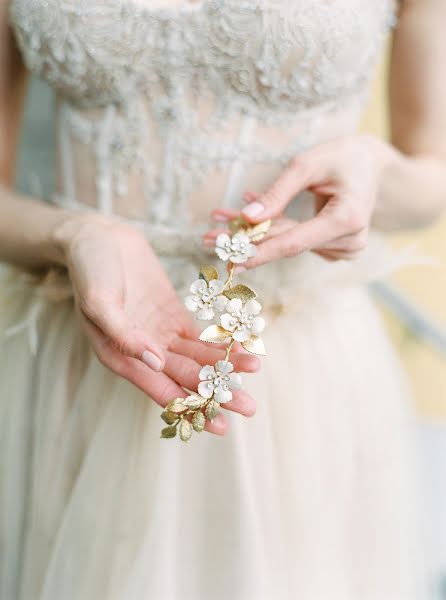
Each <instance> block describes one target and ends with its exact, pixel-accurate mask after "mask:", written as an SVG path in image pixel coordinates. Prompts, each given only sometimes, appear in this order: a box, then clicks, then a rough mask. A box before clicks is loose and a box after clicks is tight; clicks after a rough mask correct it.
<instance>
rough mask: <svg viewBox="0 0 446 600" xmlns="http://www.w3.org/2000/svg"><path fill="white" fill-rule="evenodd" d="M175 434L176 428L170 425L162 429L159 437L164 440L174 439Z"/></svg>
mask: <svg viewBox="0 0 446 600" xmlns="http://www.w3.org/2000/svg"><path fill="white" fill-rule="evenodd" d="M176 434H177V428H176V427H175V425H170V426H169V427H164V429H163V430H162V431H161V437H162V438H165V439H170V438H174V437H175V436H176Z"/></svg>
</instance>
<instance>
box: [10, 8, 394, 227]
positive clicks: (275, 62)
mask: <svg viewBox="0 0 446 600" xmlns="http://www.w3.org/2000/svg"><path fill="white" fill-rule="evenodd" d="M10 15H11V22H12V24H13V26H14V28H15V31H16V34H17V38H18V42H19V45H20V47H21V49H22V51H23V54H24V57H25V60H26V63H27V65H28V67H29V68H30V69H31V70H33V71H34V72H36V73H37V74H39V75H41V76H42V77H44V78H45V79H47V81H48V82H49V83H50V84H51V85H52V86H53V87H54V88H55V89H56V90H57V91H58V93H59V95H60V96H61V97H62V98H63V102H62V109H61V113H60V119H59V128H60V131H61V132H62V134H61V136H60V139H61V140H62V142H61V144H60V152H61V157H62V163H63V164H64V167H63V177H62V180H63V185H64V190H63V193H64V194H65V195H66V196H68V199H69V200H70V201H76V200H77V197H76V190H75V185H74V183H73V181H72V179H73V178H72V170H73V168H72V165H70V162H72V160H73V159H72V156H71V154H70V143H71V142H70V139H71V138H74V139H76V140H78V141H80V142H81V143H83V144H85V145H86V146H87V147H88V148H89V149H90V153H91V155H92V156H93V157H94V160H95V163H96V167H95V168H96V176H95V187H96V190H95V195H96V204H97V207H98V208H99V210H102V211H104V212H113V210H114V208H113V196H114V195H115V194H117V195H118V196H119V195H120V196H126V195H127V179H128V177H129V173H130V172H135V171H136V172H139V173H140V174H141V180H142V192H143V195H144V196H145V197H146V199H147V201H148V202H149V204H150V210H149V212H148V214H146V215H144V217H148V218H149V219H151V220H153V221H155V222H172V214H175V216H176V218H177V220H178V222H185V221H187V220H188V218H189V217H190V214H189V212H188V207H187V198H188V197H189V196H190V194H191V193H192V191H193V190H194V189H196V188H197V186H199V185H200V184H201V183H202V182H203V181H204V179H205V177H206V176H207V175H208V174H209V173H211V172H212V171H213V170H215V169H216V170H218V171H223V172H225V173H226V174H227V186H226V192H225V194H224V197H223V199H222V202H223V203H230V202H231V201H232V198H234V197H235V196H236V194H237V191H238V189H239V187H240V184H239V179H240V176H241V173H242V172H243V169H245V168H247V166H249V165H253V164H261V163H271V161H273V162H277V163H285V162H287V161H288V160H289V158H291V157H292V156H293V155H294V154H296V153H297V152H299V151H300V150H302V149H304V148H306V147H308V146H310V145H312V144H313V143H315V142H316V141H317V139H318V131H319V127H320V123H321V116H322V117H323V115H324V113H327V112H329V111H332V110H335V109H336V108H337V107H340V106H342V105H343V104H345V103H346V102H348V101H349V100H350V99H351V98H355V97H358V98H359V97H360V96H361V94H362V93H363V92H364V90H365V89H366V84H367V82H368V80H369V78H370V73H371V68H372V66H373V64H374V61H375V60H376V56H377V52H378V50H379V48H380V46H381V42H382V40H383V37H384V35H385V33H386V32H387V30H388V29H389V27H390V26H391V25H393V22H394V21H393V20H394V3H393V0H374V1H373V2H370V1H369V0H336V1H334V0H324V1H316V0H295V1H294V2H287V1H286V0H203V1H202V2H200V3H199V4H197V3H187V4H183V5H181V6H180V7H174V8H166V9H151V8H149V7H147V6H145V5H144V4H142V3H136V2H134V1H132V0H114V1H113V2H110V1H109V0H11V8H10ZM87 113H88V114H87ZM90 113H93V116H91V114H90ZM203 115H204V116H203ZM299 122H301V123H302V125H301V127H300V129H299V136H298V137H296V139H292V140H289V141H288V142H287V144H285V145H282V147H280V148H279V147H274V146H272V145H270V144H268V143H266V142H262V141H261V140H260V139H257V136H256V135H255V132H256V130H257V129H256V128H257V126H258V125H259V124H260V125H262V126H263V127H269V128H271V129H272V130H273V129H274V128H275V129H277V130H279V131H282V132H283V131H287V130H289V129H291V128H292V127H293V126H295V125H296V123H299ZM230 128H232V129H235V131H236V133H235V134H234V133H232V137H231V136H227V135H226V134H225V131H229V130H230ZM154 141H155V142H156V143H158V144H159V145H161V146H162V148H161V153H162V156H161V158H160V160H157V161H156V162H155V161H154V160H153V159H152V155H151V152H152V148H151V147H150V146H151V144H153V143H154ZM158 151H159V148H158Z"/></svg>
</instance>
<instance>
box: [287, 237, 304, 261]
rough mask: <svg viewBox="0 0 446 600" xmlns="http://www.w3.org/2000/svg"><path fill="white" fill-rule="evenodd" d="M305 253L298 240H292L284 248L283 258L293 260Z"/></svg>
mask: <svg viewBox="0 0 446 600" xmlns="http://www.w3.org/2000/svg"><path fill="white" fill-rule="evenodd" d="M302 251H303V246H302V244H301V243H300V242H298V241H297V240H290V241H289V242H288V243H287V244H286V245H285V246H284V248H283V256H284V257H285V258H293V256H296V255H297V254H300V253H301V252H302Z"/></svg>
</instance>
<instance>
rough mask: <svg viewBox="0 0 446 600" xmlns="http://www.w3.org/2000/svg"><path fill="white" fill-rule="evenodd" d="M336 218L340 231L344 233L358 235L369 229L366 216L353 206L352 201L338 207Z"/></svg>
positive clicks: (345, 201) (345, 200) (346, 201)
mask: <svg viewBox="0 0 446 600" xmlns="http://www.w3.org/2000/svg"><path fill="white" fill-rule="evenodd" d="M334 218H335V221H336V224H337V225H338V227H339V229H340V230H341V231H342V232H344V233H346V234H347V233H358V232H359V231H362V230H363V229H364V228H365V227H367V219H366V216H365V214H364V213H363V212H362V211H361V210H360V209H358V208H357V207H356V206H354V205H353V203H352V201H351V200H350V199H348V200H347V199H344V202H342V203H341V204H339V205H338V207H337V210H336V211H335V214H334Z"/></svg>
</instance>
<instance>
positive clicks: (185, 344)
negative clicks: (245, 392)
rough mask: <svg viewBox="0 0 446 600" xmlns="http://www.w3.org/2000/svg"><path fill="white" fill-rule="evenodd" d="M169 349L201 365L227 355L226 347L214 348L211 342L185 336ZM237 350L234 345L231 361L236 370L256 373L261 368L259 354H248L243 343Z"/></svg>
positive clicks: (211, 362) (175, 341) (176, 340)
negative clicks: (206, 342) (207, 342)
mask: <svg viewBox="0 0 446 600" xmlns="http://www.w3.org/2000/svg"><path fill="white" fill-rule="evenodd" d="M169 349H170V350H172V351H173V352H176V353H177V354H182V355H184V356H188V357H189V358H191V359H193V360H195V361H196V362H197V363H198V364H200V365H201V366H204V365H209V364H210V365H214V364H215V363H216V362H217V361H219V360H224V358H225V356H226V351H225V349H219V348H213V347H210V345H209V344H204V343H203V342H197V341H194V340H189V339H185V338H176V339H175V340H174V341H173V342H172V344H171V345H170V347H169ZM236 350H237V349H236V346H235V345H234V346H233V347H232V351H233V352H232V353H231V357H230V361H231V363H232V364H233V365H234V371H237V372H239V373H240V372H241V373H256V372H257V371H258V370H259V369H260V359H259V358H258V357H257V356H253V355H252V354H248V353H247V352H246V351H245V350H244V349H243V348H242V346H241V345H239V351H238V352H237V351H236ZM240 350H241V351H240Z"/></svg>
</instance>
